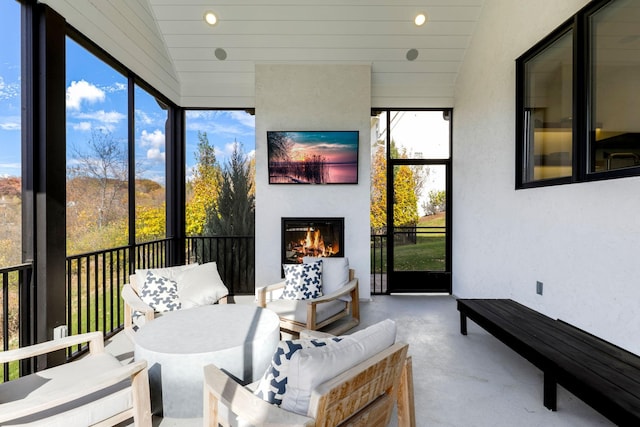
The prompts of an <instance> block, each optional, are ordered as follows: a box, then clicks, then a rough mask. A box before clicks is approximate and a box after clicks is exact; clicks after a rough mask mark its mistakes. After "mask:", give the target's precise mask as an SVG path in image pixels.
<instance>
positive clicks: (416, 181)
mask: <svg viewBox="0 0 640 427" xmlns="http://www.w3.org/2000/svg"><path fill="white" fill-rule="evenodd" d="M393 174H394V190H393V191H394V200H393V221H394V230H393V244H394V260H393V261H394V263H393V266H394V267H393V268H394V271H444V270H445V269H446V238H445V236H446V212H445V209H446V166H445V165H402V166H394V171H393Z"/></svg>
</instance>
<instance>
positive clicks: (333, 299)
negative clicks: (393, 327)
mask: <svg viewBox="0 0 640 427" xmlns="http://www.w3.org/2000/svg"><path fill="white" fill-rule="evenodd" d="M317 259H318V258H311V257H308V258H305V262H308V261H312V260H317ZM322 274H323V281H324V282H325V283H324V284H323V286H325V288H326V289H328V292H327V293H325V294H324V295H322V296H321V297H319V298H315V299H307V300H288V299H280V298H279V297H278V295H279V294H280V293H281V292H282V290H283V289H284V287H285V285H286V283H285V281H284V280H283V281H281V282H278V283H275V284H272V285H268V286H263V287H259V288H256V302H257V304H258V305H259V306H260V307H263V308H268V309H269V310H272V311H274V312H275V313H276V314H277V315H278V316H279V317H280V329H282V330H285V331H287V332H291V333H293V334H299V333H300V331H302V330H311V331H316V330H319V329H323V328H324V329H323V330H324V331H325V332H329V333H331V334H333V335H340V334H343V333H345V332H346V331H348V330H349V329H351V328H353V327H355V326H357V325H358V324H359V323H360V305H359V304H360V303H359V293H358V279H357V278H356V277H355V270H353V269H350V268H349V261H348V259H346V258H323V273H322ZM331 282H333V283H331ZM336 283H337V284H338V285H336ZM345 318H346V319H345ZM341 319H344V320H342V321H341V322H337V321H338V320H341ZM332 324H333V325H332Z"/></svg>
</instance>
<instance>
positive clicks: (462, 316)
mask: <svg viewBox="0 0 640 427" xmlns="http://www.w3.org/2000/svg"><path fill="white" fill-rule="evenodd" d="M460 333H461V334H462V335H467V315H466V314H464V313H463V312H460Z"/></svg>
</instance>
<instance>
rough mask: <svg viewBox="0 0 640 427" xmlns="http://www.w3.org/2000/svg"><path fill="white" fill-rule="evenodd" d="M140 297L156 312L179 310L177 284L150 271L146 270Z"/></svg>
mask: <svg viewBox="0 0 640 427" xmlns="http://www.w3.org/2000/svg"><path fill="white" fill-rule="evenodd" d="M140 299H141V300H142V301H144V303H145V304H147V305H148V306H149V307H151V308H153V310H154V311H156V312H158V313H162V312H165V311H173V310H179V309H180V307H181V305H182V304H180V299H179V298H178V284H177V283H176V282H175V281H174V280H171V279H167V278H166V277H162V276H156V275H155V274H153V273H152V272H150V271H147V276H146V277H145V279H144V283H143V284H142V289H141V290H140Z"/></svg>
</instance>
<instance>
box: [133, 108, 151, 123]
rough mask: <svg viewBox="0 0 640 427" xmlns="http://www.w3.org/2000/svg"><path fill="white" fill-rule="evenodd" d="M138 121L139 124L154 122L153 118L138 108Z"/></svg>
mask: <svg viewBox="0 0 640 427" xmlns="http://www.w3.org/2000/svg"><path fill="white" fill-rule="evenodd" d="M136 122H137V123H138V124H143V125H150V124H151V123H153V120H152V119H151V117H149V115H148V114H147V113H145V112H144V111H142V110H136Z"/></svg>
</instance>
